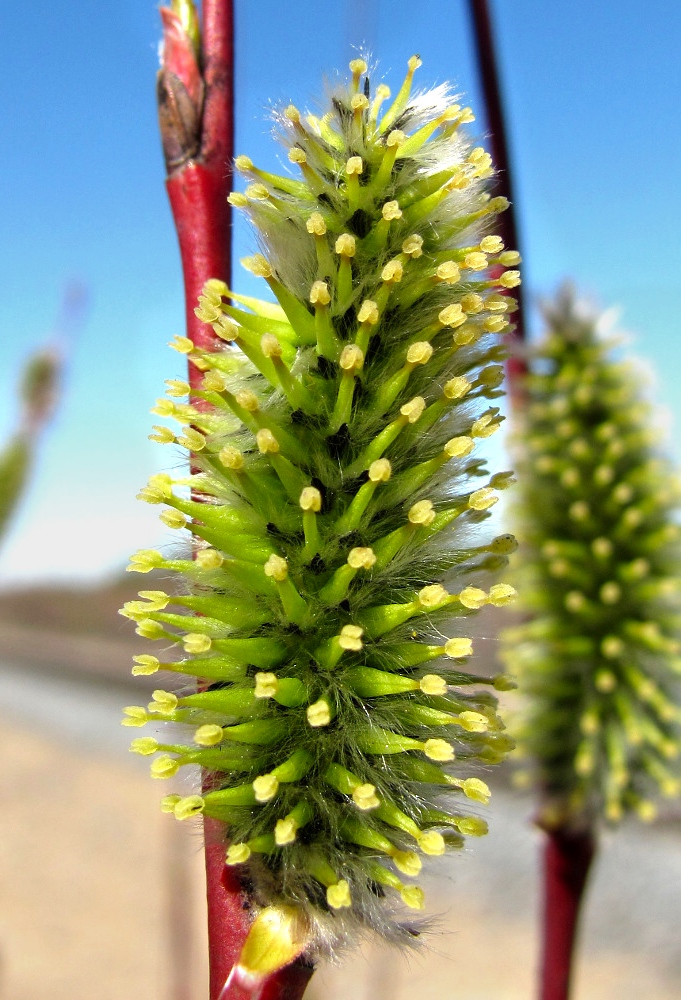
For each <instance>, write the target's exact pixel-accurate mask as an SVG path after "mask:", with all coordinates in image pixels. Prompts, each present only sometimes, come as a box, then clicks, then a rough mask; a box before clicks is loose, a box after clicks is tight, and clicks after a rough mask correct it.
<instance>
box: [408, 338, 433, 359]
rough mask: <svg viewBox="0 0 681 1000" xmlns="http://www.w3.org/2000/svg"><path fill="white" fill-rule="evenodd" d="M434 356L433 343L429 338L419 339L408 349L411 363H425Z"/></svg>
mask: <svg viewBox="0 0 681 1000" xmlns="http://www.w3.org/2000/svg"><path fill="white" fill-rule="evenodd" d="M432 356H433V348H432V345H431V344H429V343H428V341H427V340H417V341H416V343H415V344H412V345H411V346H410V347H409V350H408V351H407V363H408V364H410V365H425V364H427V363H428V361H430V359H431V358H432Z"/></svg>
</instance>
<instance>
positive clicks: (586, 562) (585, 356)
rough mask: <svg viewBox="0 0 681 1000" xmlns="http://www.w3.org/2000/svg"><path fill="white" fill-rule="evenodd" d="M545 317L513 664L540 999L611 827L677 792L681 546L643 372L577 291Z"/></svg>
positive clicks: (522, 465) (533, 405)
mask: <svg viewBox="0 0 681 1000" xmlns="http://www.w3.org/2000/svg"><path fill="white" fill-rule="evenodd" d="M545 319H546V325H547V333H546V336H545V338H544V340H543V341H542V342H541V343H540V344H539V345H538V347H537V348H536V350H534V351H533V352H532V355H531V361H530V374H529V376H528V377H527V379H526V386H525V388H526V392H527V408H526V410H525V411H523V412H519V413H517V414H516V423H517V427H516V434H515V440H516V452H517V454H516V463H517V469H518V476H519V480H520V483H521V485H520V486H519V501H518V505H517V513H518V534H519V537H520V539H521V549H520V553H521V559H520V560H519V574H520V575H519V580H520V581H521V584H520V585H519V586H520V589H521V590H522V594H523V597H522V610H524V611H525V613H526V616H527V617H526V620H525V621H524V622H523V623H522V624H521V625H519V626H518V627H516V628H513V629H511V630H510V631H509V632H507V634H506V640H507V646H506V662H507V666H508V668H509V670H510V671H511V672H512V673H513V674H514V675H515V676H516V677H517V679H518V681H519V687H520V690H521V692H522V694H523V696H524V701H523V706H524V707H523V711H522V716H521V720H520V726H519V730H518V737H519V742H520V748H521V749H522V751H524V753H525V754H526V755H527V758H528V762H529V765H530V771H529V772H528V776H529V777H530V780H533V781H534V783H535V785H536V786H537V788H538V789H539V791H540V794H541V805H540V809H539V814H538V823H539V825H540V826H542V827H543V828H544V830H545V831H546V833H547V837H548V845H547V855H546V903H545V906H546V913H545V916H546V938H545V953H544V970H543V993H542V996H543V998H544V1000H563V998H564V997H566V996H567V995H568V989H569V971H570V952H571V947H572V940H573V934H574V928H575V922H576V919H577V914H578V908H579V900H580V895H581V892H582V889H583V886H584V883H585V880H586V876H587V872H588V868H589V864H590V861H591V857H592V855H593V852H594V847H595V843H596V838H597V835H598V833H599V831H600V829H601V827H602V826H603V825H604V824H605V825H614V824H616V823H618V822H619V821H620V820H621V819H622V817H623V816H624V815H625V814H627V813H634V814H636V815H638V816H639V817H641V818H642V819H644V820H651V819H653V818H654V816H655V814H656V809H657V806H656V802H657V800H658V798H659V796H660V795H662V796H663V797H664V796H675V795H677V794H678V791H679V787H680V786H679V775H678V757H679V749H680V746H681V744H680V741H679V738H680V735H681V729H680V722H681V711H680V709H679V679H680V676H681V656H680V655H679V653H680V651H681V646H680V643H679V638H680V634H681V614H680V611H681V608H680V603H679V594H680V592H681V591H680V586H679V584H680V579H679V567H680V566H681V562H680V558H681V546H680V544H679V537H680V531H679V525H678V523H677V521H676V520H675V515H676V513H677V510H678V506H679V487H678V481H677V479H676V477H675V475H674V471H673V469H672V467H671V465H670V462H669V461H668V459H667V458H666V457H665V456H664V455H663V454H662V453H661V452H660V450H659V447H658V439H659V434H658V432H657V431H656V430H655V429H654V427H653V425H652V423H651V418H652V415H653V414H652V410H651V407H650V405H649V404H648V402H647V401H646V400H645V397H644V393H643V391H642V379H641V374H640V368H639V367H637V365H636V362H635V361H625V360H620V358H619V356H618V354H619V352H618V351H617V340H615V339H613V338H608V337H605V336H603V335H601V334H600V333H599V331H598V323H597V320H596V319H595V318H594V316H593V315H589V314H588V313H586V312H584V311H582V310H580V308H579V307H578V305H577V303H576V302H575V298H574V294H573V292H572V290H571V289H570V288H568V287H566V288H564V289H563V290H562V291H561V293H560V294H559V296H558V298H557V300H556V302H555V303H554V304H552V305H549V306H547V307H546V309H545Z"/></svg>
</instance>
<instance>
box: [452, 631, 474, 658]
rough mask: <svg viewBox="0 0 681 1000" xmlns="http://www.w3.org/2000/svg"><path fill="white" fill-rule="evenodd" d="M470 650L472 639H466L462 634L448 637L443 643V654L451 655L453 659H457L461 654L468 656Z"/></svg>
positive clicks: (471, 648) (471, 649)
mask: <svg viewBox="0 0 681 1000" xmlns="http://www.w3.org/2000/svg"><path fill="white" fill-rule="evenodd" d="M472 652H473V640H472V639H467V638H465V637H464V636H457V637H456V638H454V639H448V640H447V642H446V643H445V656H451V657H452V659H453V660H457V659H459V657H462V656H470V655H471V653H472Z"/></svg>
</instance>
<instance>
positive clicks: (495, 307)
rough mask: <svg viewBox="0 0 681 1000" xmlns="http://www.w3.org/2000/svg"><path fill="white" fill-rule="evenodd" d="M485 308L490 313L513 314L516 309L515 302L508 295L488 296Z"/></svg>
mask: <svg viewBox="0 0 681 1000" xmlns="http://www.w3.org/2000/svg"><path fill="white" fill-rule="evenodd" d="M485 307H486V308H487V309H489V310H491V311H492V312H513V309H515V308H517V304H516V300H515V299H512V298H511V296H510V295H488V296H487V298H486V299H485Z"/></svg>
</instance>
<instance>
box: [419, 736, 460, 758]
mask: <svg viewBox="0 0 681 1000" xmlns="http://www.w3.org/2000/svg"><path fill="white" fill-rule="evenodd" d="M423 752H424V753H425V755H426V757H428V758H429V759H430V760H437V761H441V762H442V763H444V762H446V761H448V760H454V750H453V749H452V747H451V746H450V745H449V743H447V741H446V740H437V739H432V740H426V742H425V743H424V744H423Z"/></svg>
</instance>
